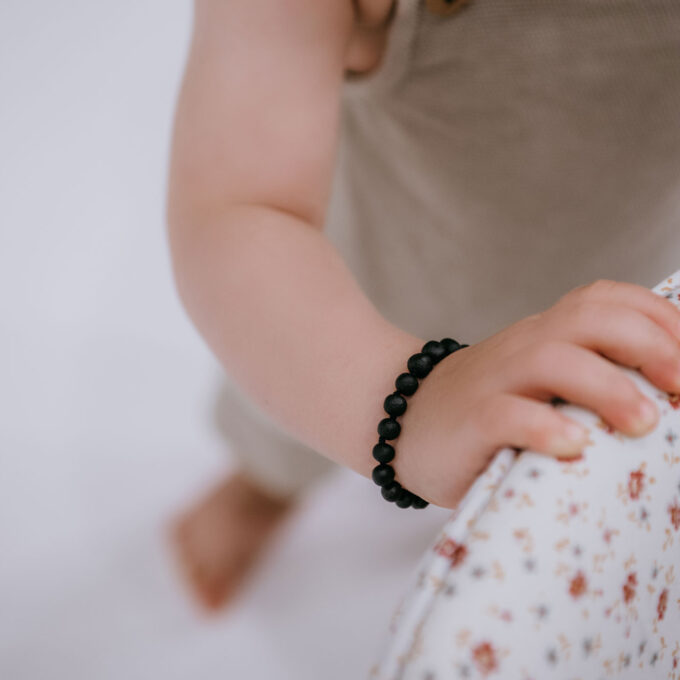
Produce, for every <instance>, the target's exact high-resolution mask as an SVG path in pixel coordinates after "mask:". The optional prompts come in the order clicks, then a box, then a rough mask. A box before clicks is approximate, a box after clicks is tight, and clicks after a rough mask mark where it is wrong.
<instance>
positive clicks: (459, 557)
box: [434, 538, 467, 567]
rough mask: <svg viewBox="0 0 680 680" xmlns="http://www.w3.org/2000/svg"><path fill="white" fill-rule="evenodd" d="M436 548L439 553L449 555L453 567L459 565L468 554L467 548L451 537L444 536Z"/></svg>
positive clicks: (444, 555)
mask: <svg viewBox="0 0 680 680" xmlns="http://www.w3.org/2000/svg"><path fill="white" fill-rule="evenodd" d="M434 549H435V552H436V553H437V554H438V555H441V556H442V557H447V558H448V559H449V560H450V561H451V566H452V567H457V566H458V565H459V564H460V563H461V562H462V561H463V560H464V559H465V556H466V555H467V548H466V547H465V546H464V545H463V544H462V543H457V542H456V541H454V540H453V539H451V538H442V539H441V540H440V541H439V543H437V545H436V546H435V547H434Z"/></svg>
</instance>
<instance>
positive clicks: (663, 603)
mask: <svg viewBox="0 0 680 680" xmlns="http://www.w3.org/2000/svg"><path fill="white" fill-rule="evenodd" d="M667 606H668V588H664V589H663V590H662V591H661V595H659V602H658V604H657V605H656V613H657V616H658V617H659V621H661V619H663V617H664V614H665V613H666V607H667Z"/></svg>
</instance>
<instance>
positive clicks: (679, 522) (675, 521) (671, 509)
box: [668, 500, 680, 531]
mask: <svg viewBox="0 0 680 680" xmlns="http://www.w3.org/2000/svg"><path fill="white" fill-rule="evenodd" d="M668 514H669V515H670V516H671V524H672V525H673V528H674V529H675V530H676V531H677V530H678V529H680V505H678V501H677V500H676V501H674V502H673V505H669V506H668Z"/></svg>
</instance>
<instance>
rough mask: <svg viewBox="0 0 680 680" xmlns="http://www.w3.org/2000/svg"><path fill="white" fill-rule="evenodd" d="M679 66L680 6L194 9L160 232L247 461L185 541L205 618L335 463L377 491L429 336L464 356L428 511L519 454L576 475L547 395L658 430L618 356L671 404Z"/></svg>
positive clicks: (449, 377)
mask: <svg viewBox="0 0 680 680" xmlns="http://www.w3.org/2000/svg"><path fill="white" fill-rule="evenodd" d="M679 63H680V3H677V1H676V0H653V1H652V2H649V1H645V2H643V1H642V0H639V1H638V0H635V1H633V2H630V1H626V2H623V1H622V0H600V1H599V2H598V3H564V2H558V1H557V0H537V2H534V3H527V2H525V1H524V0H472V1H470V2H465V1H462V0H396V2H392V3H390V2H389V0H355V1H354V2H353V1H352V0H325V1H324V2H321V3H320V2H316V1H315V0H285V2H281V1H280V2H268V1H265V0H231V2H224V1H223V0H196V4H195V20H194V33H193V40H192V45H191V51H190V55H189V59H188V63H187V67H186V72H185V75H184V81H183V84H182V88H181V93H180V96H179V101H178V105H177V111H176V120H175V129H174V139H173V146H172V161H171V169H170V178H169V191H168V225H169V238H170V246H171V252H172V259H173V266H174V272H175V277H176V282H177V287H178V290H179V293H180V296H181V298H182V301H183V303H184V305H185V307H186V309H187V311H188V313H189V314H190V316H191V318H192V320H193V321H194V323H195V324H196V326H197V328H198V329H199V331H200V332H201V334H202V336H203V337H204V339H205V341H206V342H207V343H208V344H209V346H210V347H211V349H212V350H213V352H214V353H215V355H216V356H217V357H218V358H219V360H220V361H221V363H222V365H223V366H224V368H225V370H226V372H227V374H228V376H229V378H230V379H231V380H232V385H231V387H230V389H229V390H227V392H226V393H227V394H228V395H230V399H231V402H229V400H226V401H224V402H223V403H224V406H223V408H224V409H226V412H224V415H225V417H227V418H230V419H231V425H232V426H230V427H228V428H225V429H226V430H227V436H230V437H231V435H232V433H233V437H232V444H233V451H234V452H235V454H236V455H237V457H240V461H241V467H240V469H239V470H238V471H237V472H236V473H235V474H234V475H232V476H231V477H230V478H229V479H227V480H224V481H223V482H222V483H221V484H220V485H219V486H218V487H217V488H216V490H215V491H214V492H213V493H211V494H210V496H208V497H207V498H205V499H203V500H202V501H201V502H200V503H199V504H198V505H197V506H196V507H195V508H193V509H191V510H190V511H189V512H188V513H187V514H186V515H185V516H183V517H182V518H181V519H180V521H179V522H178V525H177V533H176V537H177V544H178V546H179V548H180V553H181V555H182V562H183V564H184V565H185V567H186V568H187V573H188V574H189V577H190V580H191V583H192V584H193V586H194V589H195V592H196V593H197V595H198V596H199V597H200V599H201V601H202V602H204V603H205V604H206V605H209V606H212V607H217V606H220V605H221V604H223V603H224V602H226V601H227V600H228V599H229V597H230V596H231V595H232V594H233V593H234V592H236V589H237V588H238V585H239V584H240V583H241V582H242V579H243V576H244V575H245V574H246V573H247V571H248V568H249V567H250V566H251V565H252V564H253V561H254V559H255V558H256V556H257V555H258V553H259V550H260V549H261V548H262V546H263V545H264V544H265V542H266V540H267V538H268V537H269V536H271V534H272V531H273V530H274V528H275V527H276V526H277V525H278V524H279V522H280V521H281V519H282V518H283V517H285V515H286V513H287V512H288V511H289V510H290V508H291V507H293V505H294V502H295V499H296V498H297V496H298V494H299V493H300V491H301V490H302V488H303V487H305V486H307V485H308V484H309V483H311V481H312V480H313V479H315V478H316V477H318V475H319V474H321V473H322V472H323V471H325V469H326V468H327V467H328V465H330V464H331V463H330V461H334V462H336V463H340V464H342V465H344V466H347V467H349V468H351V469H353V470H355V471H356V472H358V473H360V474H362V475H364V476H366V477H369V478H370V476H371V469H372V468H373V466H374V465H375V461H374V460H373V458H372V457H371V449H372V447H373V445H374V444H375V443H376V441H377V432H376V425H377V423H378V422H379V420H381V419H382V418H383V417H384V411H383V406H382V401H383V399H384V396H385V395H386V394H388V393H390V392H392V391H393V381H394V378H395V377H396V376H397V375H398V374H399V373H401V372H402V371H403V370H404V366H405V362H406V359H407V358H408V357H409V356H410V355H411V354H413V353H415V352H418V351H419V350H420V348H421V347H422V345H423V344H424V343H425V342H426V341H427V340H430V339H438V338H441V337H445V336H450V337H453V338H455V339H457V340H459V341H460V342H464V343H469V344H470V346H469V347H466V348H464V349H462V350H459V351H457V352H455V353H454V354H452V355H450V356H448V357H447V358H446V359H444V360H443V361H442V362H441V363H440V365H438V366H437V368H436V370H434V371H433V372H432V374H431V375H430V376H429V377H428V378H427V380H425V381H424V382H423V383H422V385H421V387H420V388H419V389H418V392H417V394H416V395H414V397H413V398H412V399H410V400H409V407H408V410H407V412H406V413H405V414H404V415H403V416H402V417H401V419H400V422H401V425H402V428H403V429H402V433H401V435H400V436H399V439H398V442H397V444H396V449H397V455H396V458H395V460H394V462H393V467H394V469H395V472H396V478H397V480H399V481H400V482H401V483H402V484H403V485H404V486H405V487H406V488H408V489H410V490H411V491H413V492H414V493H416V494H418V495H419V496H421V497H422V498H424V499H425V500H427V501H429V502H431V503H434V504H436V505H439V506H443V507H447V508H453V507H455V506H456V504H457V502H458V501H459V500H460V499H461V498H462V496H463V495H464V494H465V492H466V490H467V489H468V488H469V487H470V485H471V484H472V483H473V482H474V480H475V479H476V478H477V477H478V475H479V474H480V473H481V472H482V471H483V470H484V469H485V467H486V465H487V464H488V462H489V460H490V459H491V458H492V457H493V454H494V453H495V452H496V451H497V450H499V449H500V448H502V447H504V446H512V447H517V448H530V449H532V450H534V451H537V452H540V453H543V454H545V455H548V456H554V457H559V458H565V457H577V456H578V455H579V453H580V450H581V448H582V446H583V445H584V442H585V440H586V433H585V430H584V429H583V427H582V426H581V425H579V424H578V423H577V422H575V421H574V420H572V419H570V418H569V417H567V416H566V415H564V414H562V413H561V412H560V410H558V409H555V408H554V407H553V405H552V404H551V401H552V400H553V399H554V398H555V397H559V398H561V399H563V400H567V401H569V402H571V403H574V404H579V405H581V406H585V407H587V408H589V409H591V410H592V411H594V412H595V413H597V414H598V415H599V416H600V417H602V418H603V419H604V420H605V421H606V422H607V423H608V424H609V425H610V426H611V427H613V428H616V429H618V430H620V431H622V432H624V433H625V434H628V435H631V436H640V435H642V434H645V433H647V432H649V431H650V429H651V428H653V427H654V425H655V423H656V422H657V419H658V411H657V408H656V406H655V405H654V403H653V402H652V401H651V400H649V399H648V398H647V397H645V396H644V395H643V394H642V393H641V392H640V391H639V389H638V388H637V387H636V385H635V384H634V383H633V382H632V381H631V380H630V379H629V378H628V377H627V376H626V375H625V374H624V373H623V372H622V371H621V370H620V369H619V367H617V366H616V365H615V363H614V362H617V363H619V364H622V365H625V366H629V367H633V368H638V369H639V370H640V371H641V373H642V374H644V375H645V376H646V377H647V378H648V379H649V380H650V381H652V382H653V383H654V384H655V385H656V386H657V387H659V388H660V389H662V390H665V391H668V392H678V391H680V312H679V311H678V310H677V309H676V308H675V307H674V306H673V305H672V304H670V303H669V302H668V301H667V300H665V299H664V298H662V297H659V296H657V295H655V294H654V293H652V292H651V291H650V290H649V289H648V287H649V285H650V284H652V283H654V282H655V281H656V280H657V279H658V278H659V277H660V276H661V275H663V274H664V273H665V272H668V271H673V270H675V269H677V262H678V261H679V260H680V233H679V232H678V229H677V224H678V217H679V216H680V202H679V201H678V196H680V192H679V191H678V189H680V186H679V184H680V127H679V126H678V125H677V121H678V120H680V69H678V64H679ZM239 424H242V425H241V428H240V430H239ZM452 451H453V452H455V455H452V454H451V453H450V452H452ZM255 459H257V462H256V463H255V462H253V461H255ZM322 461H323V462H322ZM287 470H288V474H287V475H286V471H287ZM274 472H275V473H276V474H274ZM376 493H378V491H377V489H376Z"/></svg>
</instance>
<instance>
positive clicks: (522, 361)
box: [392, 280, 680, 508]
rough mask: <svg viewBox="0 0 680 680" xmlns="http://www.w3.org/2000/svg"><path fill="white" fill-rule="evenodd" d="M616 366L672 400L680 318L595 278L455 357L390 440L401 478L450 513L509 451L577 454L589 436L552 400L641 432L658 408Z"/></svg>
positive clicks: (636, 290)
mask: <svg viewBox="0 0 680 680" xmlns="http://www.w3.org/2000/svg"><path fill="white" fill-rule="evenodd" d="M614 362H617V363H619V364H622V365H625V366H630V367H632V368H638V369H639V370H640V371H641V373H642V374H644V375H645V376H646V377H647V378H648V379H649V380H650V381H651V382H652V383H654V384H655V385H656V386H658V387H659V388H660V389H662V390H664V391H667V392H680V311H679V310H678V309H676V308H675V306H674V305H673V304H672V303H670V302H669V301H668V300H666V299H665V298H663V297H660V296H659V295H657V294H656V293H653V292H652V291H650V290H648V289H647V288H643V287H642V286H637V285H635V284H630V283H619V282H615V281H607V280H600V281H596V282H594V283H592V284H589V285H586V286H580V287H578V288H575V289H574V290H572V291H570V292H569V293H567V294H566V295H564V296H563V297H562V298H560V300H559V301H558V302H557V303H556V304H555V305H553V306H552V307H550V308H549V309H548V310H546V311H545V312H542V313H540V314H535V315H533V316H529V317H527V318H525V319H522V320H521V321H518V322H517V323H514V324H512V325H511V326H508V327H507V328H505V329H503V330H502V331H500V332H499V333H496V334H495V335H493V336H491V337H489V338H487V339H486V340H484V341H483V342H480V343H477V344H475V345H472V346H470V347H466V348H463V349H461V350H458V351H457V352H454V353H453V354H451V355H449V356H448V357H446V358H444V359H443V360H441V361H440V362H439V363H438V364H437V365H436V366H435V367H434V368H433V370H432V372H431V373H430V374H429V375H428V376H427V377H426V378H425V379H424V380H423V381H422V382H421V384H420V386H419V388H418V391H417V392H416V393H415V394H414V395H413V396H412V397H410V398H409V399H408V408H407V409H406V412H405V413H404V414H403V415H402V416H401V417H400V422H401V425H402V430H401V434H400V435H399V438H398V439H397V440H396V441H395V442H393V444H394V447H395V450H396V457H395V459H394V461H393V463H392V464H393V467H394V469H395V472H396V478H397V480H399V481H400V482H401V483H402V485H403V486H405V487H406V488H407V489H409V490H410V491H412V492H413V493H416V494H418V495H419V496H422V497H423V498H424V499H425V500H428V501H430V502H432V503H434V504H436V505H440V506H443V507H451V508H452V507H455V505H456V504H457V503H458V501H460V499H461V498H462V496H463V495H464V494H465V492H466V491H467V489H468V488H469V486H470V485H471V484H472V482H473V481H474V480H475V478H476V477H477V476H478V475H479V474H480V473H481V472H482V471H483V470H484V468H485V467H486V465H487V464H488V462H489V460H490V458H491V457H492V456H493V455H494V454H495V453H496V452H497V451H498V450H499V449H501V448H503V447H505V446H512V447H516V448H527V449H532V450H533V451H537V452H540V453H545V454H547V455H550V456H554V457H558V458H569V457H574V456H578V454H579V452H580V451H581V449H582V447H583V445H584V443H585V440H586V438H587V433H586V431H585V430H584V428H583V427H582V426H581V425H580V424H578V423H576V422H575V421H573V420H572V419H570V418H568V417H567V416H565V415H563V414H562V413H560V411H559V410H558V409H555V408H554V407H553V406H552V405H551V404H550V403H549V402H550V400H551V399H552V398H553V397H560V398H562V399H564V400H566V401H568V402H571V403H574V404H579V405H581V406H584V407H586V408H589V409H591V410H592V411H594V412H596V413H597V414H599V415H600V416H601V417H602V418H603V419H604V420H605V421H607V422H608V423H609V424H610V425H611V426H613V427H614V428H616V429H618V430H620V431H622V432H624V433H625V434H628V435H631V436H641V435H643V434H645V433H646V432H648V431H649V430H650V429H652V428H653V426H654V425H655V424H656V422H657V420H658V415H659V414H658V411H657V408H656V406H655V405H654V403H653V402H651V401H650V400H649V399H647V398H646V397H645V396H644V395H643V394H642V393H641V392H640V391H639V390H638V388H637V387H636V386H635V384H634V383H633V381H632V380H630V378H629V377H628V376H626V375H625V373H624V372H623V371H622V370H621V369H620V367H618V366H617V365H616V363H614Z"/></svg>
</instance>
